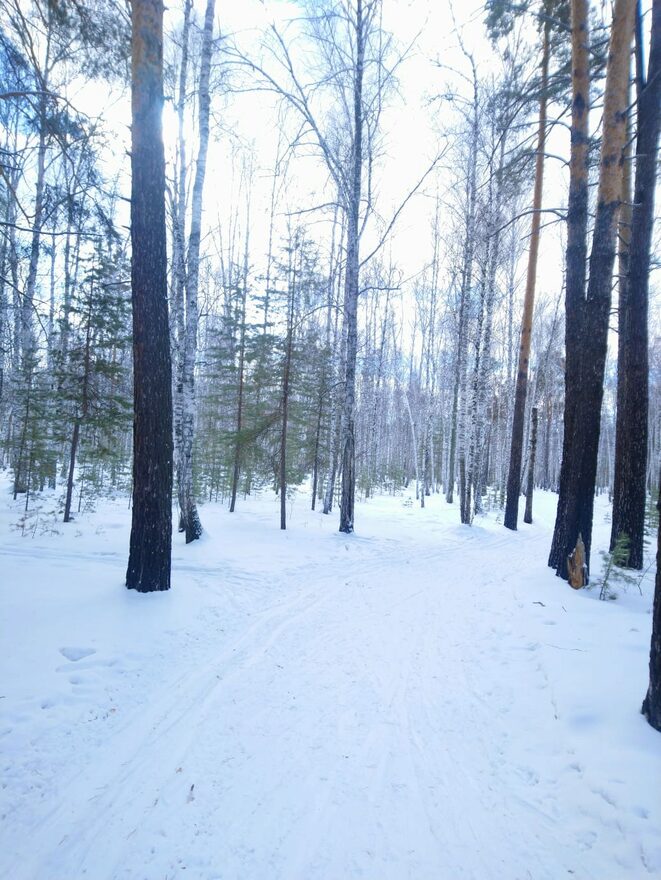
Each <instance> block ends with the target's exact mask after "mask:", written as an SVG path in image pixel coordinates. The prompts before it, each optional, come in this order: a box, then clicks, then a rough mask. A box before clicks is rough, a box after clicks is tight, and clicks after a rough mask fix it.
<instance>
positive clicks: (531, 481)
mask: <svg viewBox="0 0 661 880" xmlns="http://www.w3.org/2000/svg"><path fill="white" fill-rule="evenodd" d="M531 421H532V428H531V431H530V460H529V461H528V482H527V485H526V510H525V513H524V514H523V521H524V523H531V522H532V496H533V491H534V488H535V456H536V454H537V407H536V406H533V408H532V417H531Z"/></svg>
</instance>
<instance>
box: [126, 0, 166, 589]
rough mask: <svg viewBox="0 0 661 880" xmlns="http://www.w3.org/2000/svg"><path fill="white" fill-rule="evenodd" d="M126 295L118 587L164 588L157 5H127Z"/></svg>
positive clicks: (140, 1)
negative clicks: (125, 523)
mask: <svg viewBox="0 0 661 880" xmlns="http://www.w3.org/2000/svg"><path fill="white" fill-rule="evenodd" d="M131 20H132V46H131V48H132V64H131V83H132V95H131V97H132V126H131V136H132V138H131V140H132V148H131V173H132V176H131V245H132V256H131V288H132V303H133V387H134V419H133V510H132V522H131V538H130V548H129V561H128V568H127V572H126V586H127V587H129V588H130V589H135V590H138V591H140V592H143V593H146V592H151V591H153V590H168V589H169V588H170V561H171V549H172V365H171V360H170V331H169V326H168V303H167V275H166V272H167V259H166V244H165V235H166V233H165V160H164V154H163V138H162V124H161V114H162V110H163V2H162V0H133V6H132V12H131Z"/></svg>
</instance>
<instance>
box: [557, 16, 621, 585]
mask: <svg viewBox="0 0 661 880" xmlns="http://www.w3.org/2000/svg"><path fill="white" fill-rule="evenodd" d="M633 12H634V3H633V0H616V3H615V7H614V10H613V24H612V29H611V41H610V50H609V56H608V66H607V72H606V87H605V92H604V125H603V137H602V145H601V158H600V172H599V188H598V193H597V211H596V217H595V226H594V233H593V239H592V252H591V255H590V280H589V282H588V290H587V299H586V300H585V305H584V311H585V322H584V329H585V331H586V332H585V333H584V334H583V339H582V341H581V343H582V352H581V361H580V375H579V377H578V379H579V382H578V385H577V386H576V387H573V388H570V389H568V390H569V391H570V392H571V393H570V397H569V403H568V404H566V405H567V406H569V408H570V410H569V411H570V413H571V412H573V413H574V414H575V417H573V418H572V421H573V426H572V436H571V439H570V442H569V444H568V447H567V448H566V449H563V458H564V456H565V454H567V455H568V460H567V461H566V462H563V469H564V471H565V484H564V486H563V485H562V484H561V487H560V498H559V499H558V515H557V518H556V531H555V534H554V538H553V541H554V546H553V548H552V554H554V555H556V556H557V562H556V573H557V574H558V575H559V576H560V577H565V578H566V577H567V557H568V556H569V554H570V553H571V552H572V550H573V548H574V547H575V546H576V541H577V538H578V535H579V534H581V535H582V537H583V542H584V544H585V556H586V566H587V570H588V572H589V564H590V547H591V541H592V515H593V506H594V490H595V482H596V472H597V455H598V450H599V431H600V420H601V404H602V399H603V390H604V389H603V381H604V368H605V363H606V350H607V342H608V319H609V314H610V305H611V284H612V275H613V263H614V261H615V238H616V232H617V212H618V207H619V204H620V195H621V192H622V153H623V149H624V144H625V139H626V107H627V93H628V88H627V84H628V78H629V48H630V45H631V39H630V38H631V33H632V28H633ZM572 407H573V409H572Z"/></svg>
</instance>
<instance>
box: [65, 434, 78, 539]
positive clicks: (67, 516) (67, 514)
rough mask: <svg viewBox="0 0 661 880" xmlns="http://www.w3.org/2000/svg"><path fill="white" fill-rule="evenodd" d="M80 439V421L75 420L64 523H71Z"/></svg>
mask: <svg viewBox="0 0 661 880" xmlns="http://www.w3.org/2000/svg"><path fill="white" fill-rule="evenodd" d="M79 439H80V421H79V420H78V419H76V421H75V423H74V426H73V435H72V437H71V451H70V453H69V474H68V476H67V496H66V500H65V502H64V522H65V523H68V522H71V499H72V496H73V475H74V473H75V470H76V454H77V452H78V440H79Z"/></svg>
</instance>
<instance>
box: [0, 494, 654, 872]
mask: <svg viewBox="0 0 661 880" xmlns="http://www.w3.org/2000/svg"><path fill="white" fill-rule="evenodd" d="M540 506H541V507H542V515H541V517H540V523H536V524H535V525H533V526H531V527H527V528H525V529H522V530H521V531H519V532H518V533H515V534H512V533H510V532H507V531H506V530H505V529H503V527H502V524H501V523H499V522H497V521H496V518H495V517H488V518H481V519H480V520H479V521H478V522H476V524H475V526H474V527H473V528H472V529H469V528H466V527H461V526H459V525H457V524H456V523H455V522H454V517H453V516H452V514H453V512H454V511H453V508H451V507H450V506H448V505H446V504H445V502H441V500H440V498H439V499H438V500H437V499H432V506H431V507H428V508H427V510H425V511H420V510H419V509H418V508H416V507H415V506H414V505H411V504H410V500H408V501H407V499H402V498H386V499H381V500H376V501H373V502H371V503H370V504H368V505H362V506H361V522H364V524H365V525H364V528H363V529H361V533H360V534H359V535H354V536H351V537H349V538H347V537H346V536H342V535H340V534H337V533H335V531H334V529H335V527H336V523H335V520H334V518H333V519H331V518H328V517H323V516H322V515H319V514H313V513H310V512H309V511H308V510H306V502H305V500H304V499H303V498H302V497H299V498H298V499H297V500H295V501H294V503H293V505H292V507H291V510H290V514H291V519H292V523H293V525H292V528H291V529H290V530H289V531H287V532H286V533H281V532H279V531H278V530H277V528H276V525H277V523H276V519H275V517H276V516H277V511H276V505H275V504H274V503H273V502H271V501H270V500H269V501H267V500H266V499H261V500H259V499H258V500H256V501H250V502H249V503H248V504H247V505H244V508H243V509H241V510H239V511H237V513H236V514H234V515H232V516H230V515H229V514H227V513H226V512H225V511H224V510H223V509H221V508H219V507H214V506H208V507H207V508H205V522H208V523H209V526H208V528H209V532H210V533H211V534H210V535H206V536H205V538H204V539H203V540H202V541H201V542H198V544H197V545H195V546H191V547H188V548H185V547H184V546H183V544H179V543H177V545H176V548H175V559H174V565H173V589H172V590H171V592H170V593H169V594H152V595H149V596H141V595H136V594H134V593H129V592H127V591H125V590H124V588H123V586H122V576H123V573H124V565H125V543H126V536H127V532H128V527H129V515H128V512H127V511H126V510H125V509H123V507H122V506H121V505H111V504H106V505H104V507H103V510H102V511H101V510H99V512H97V514H95V515H94V516H93V517H92V518H91V519H90V520H89V521H85V522H83V521H81V524H80V525H79V526H78V527H77V528H78V534H77V535H76V534H73V533H72V532H71V531H70V530H69V531H67V533H66V534H62V535H52V534H50V535H49V534H41V533H40V530H39V529H36V530H35V535H34V537H33V538H28V537H21V536H20V534H18V533H15V532H14V533H12V534H10V537H7V535H8V534H9V532H8V528H7V524H8V523H9V521H10V517H11V516H12V514H11V513H10V512H7V513H5V515H4V523H3V539H2V545H1V546H0V556H1V557H2V562H1V564H2V568H3V571H4V576H3V583H4V590H3V597H2V605H3V607H2V621H3V624H2V625H3V629H4V632H3V634H2V638H3V642H4V644H5V645H9V657H8V658H7V664H6V665H7V667H8V668H7V670H6V671H7V673H8V674H7V675H6V690H4V691H3V696H4V699H2V701H1V702H0V705H1V708H2V712H3V724H2V731H1V732H2V739H1V740H0V742H2V744H3V775H4V777H5V785H4V786H3V791H2V802H3V807H2V815H3V823H2V844H1V846H0V875H1V876H7V877H12V878H14V880H36V878H49V880H65V878H66V880H70V878H85V877H89V878H93V880H120V878H121V880H129V878H130V880H155V878H168V880H171V878H199V880H221V878H223V880H239V878H240V880H250V878H254V880H258V878H259V880H262V878H267V877H268V878H273V880H275V878H283V880H285V878H286V880H296V878H300V880H312V878H318V880H322V878H323V880H330V878H333V880H338V878H348V877H365V878H374V880H377V878H378V880H384V878H392V880H403V878H415V880H425V878H429V880H432V878H434V880H439V878H441V880H443V878H447V880H455V878H470V880H489V878H493V880H496V878H498V880H519V878H520V880H526V878H532V880H558V878H562V877H576V878H599V880H608V878H613V880H616V878H621V877H623V876H626V877H627V878H645V877H652V876H658V874H657V872H658V871H659V870H661V841H660V839H659V834H658V829H659V827H660V826H661V803H660V802H659V795H658V785H657V783H658V779H659V778H660V777H661V754H660V753H659V749H658V734H656V733H655V731H653V730H652V729H651V728H650V727H649V726H648V725H647V724H646V723H645V721H644V720H643V719H642V717H641V716H640V715H639V707H640V706H639V704H640V701H641V699H642V696H643V692H644V687H645V683H646V662H647V653H646V652H647V649H648V646H649V623H650V617H649V613H648V612H649V605H650V595H651V585H650V584H648V583H644V584H643V593H644V596H640V595H639V594H638V591H637V590H636V588H635V587H629V589H628V591H627V592H626V593H622V594H621V595H620V596H619V598H618V600H617V601H614V602H598V601H596V594H595V592H594V591H591V592H587V591H585V592H583V593H580V594H575V593H573V592H571V591H570V590H569V588H568V587H567V585H566V584H565V583H564V582H561V581H559V580H558V579H556V578H555V577H554V576H553V574H552V572H551V571H550V570H549V569H548V568H547V567H546V553H547V549H548V544H549V536H550V528H551V524H552V517H553V497H552V496H548V497H545V498H542V499H541V500H540ZM605 511H606V508H605V506H604V507H600V508H599V519H600V526H599V530H598V537H599V539H600V540H602V541H603V542H604V543H605V542H607V540H608V523H607V522H606V521H605V517H604V514H605ZM60 528H61V527H60ZM74 528H76V527H75V526H74Z"/></svg>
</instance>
